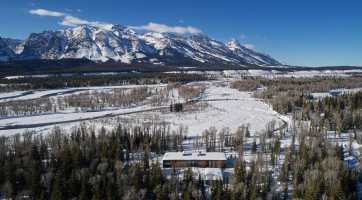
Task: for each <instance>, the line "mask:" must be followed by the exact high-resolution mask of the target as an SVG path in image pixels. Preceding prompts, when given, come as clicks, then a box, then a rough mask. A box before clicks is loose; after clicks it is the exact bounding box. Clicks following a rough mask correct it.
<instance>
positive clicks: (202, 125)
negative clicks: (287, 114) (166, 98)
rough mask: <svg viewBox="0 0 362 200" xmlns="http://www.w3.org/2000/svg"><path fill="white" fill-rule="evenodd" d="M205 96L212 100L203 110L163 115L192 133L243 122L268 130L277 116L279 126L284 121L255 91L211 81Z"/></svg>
mask: <svg viewBox="0 0 362 200" xmlns="http://www.w3.org/2000/svg"><path fill="white" fill-rule="evenodd" d="M202 100H205V101H206V102H207V103H208V106H207V107H206V108H205V110H203V111H201V112H198V111H196V112H186V113H176V114H175V113H167V114H161V115H160V116H159V117H160V118H161V119H163V120H165V121H166V122H169V123H170V124H171V125H172V126H171V127H173V128H174V129H177V127H179V126H181V125H182V126H185V127H188V130H187V134H188V135H189V136H195V135H201V134H202V132H203V131H204V130H205V129H208V128H210V127H215V128H216V129H217V130H221V129H223V128H229V129H230V131H235V130H236V129H237V128H238V127H240V126H241V125H250V130H251V132H257V131H262V130H265V128H266V125H267V124H268V122H270V121H272V120H275V121H276V124H277V126H278V124H279V125H281V124H282V123H283V122H282V120H281V119H280V118H279V116H278V113H276V112H275V111H273V110H272V108H271V107H270V106H268V105H267V104H265V103H264V102H263V101H262V100H260V99H256V98H254V97H252V93H248V92H240V91H238V90H236V89H232V88H229V87H228V86H220V85H218V84H217V83H215V84H210V85H209V86H208V87H207V89H206V91H205V94H204V96H203V97H202Z"/></svg>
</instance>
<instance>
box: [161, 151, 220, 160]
mask: <svg viewBox="0 0 362 200" xmlns="http://www.w3.org/2000/svg"><path fill="white" fill-rule="evenodd" d="M163 160H226V156H225V153H222V152H167V153H165V155H164V156H163Z"/></svg>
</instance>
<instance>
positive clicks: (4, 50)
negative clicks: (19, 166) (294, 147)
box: [0, 38, 15, 61]
mask: <svg viewBox="0 0 362 200" xmlns="http://www.w3.org/2000/svg"><path fill="white" fill-rule="evenodd" d="M14 56H15V53H14V51H13V50H11V48H10V47H9V46H8V44H7V43H6V42H5V41H4V40H3V39H2V38H0V61H8V60H9V59H11V58H13V57H14Z"/></svg>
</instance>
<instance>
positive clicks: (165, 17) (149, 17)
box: [0, 0, 362, 67]
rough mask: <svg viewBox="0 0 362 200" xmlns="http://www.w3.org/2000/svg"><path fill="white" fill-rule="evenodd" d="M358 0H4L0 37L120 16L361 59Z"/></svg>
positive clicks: (273, 49)
mask: <svg viewBox="0 0 362 200" xmlns="http://www.w3.org/2000/svg"><path fill="white" fill-rule="evenodd" d="M361 7H362V2H359V1H354V0H352V1H349V2H348V3H343V2H331V1H325V2H323V1H319V2H315V1H312V0H306V1H303V2H290V1H287V0H281V1H278V2H274V1H273V2H269V1H267V2H262V3H261V2H251V1H229V2H207V3H205V2H193V1H191V0H185V1H182V2H172V3H170V2H168V1H165V0H158V1H152V2H149V1H146V0H140V1H137V2H119V1H115V0H103V1H102V2H101V3H99V2H97V3H89V2H88V1H86V0H79V1H70V0H64V1H62V2H61V3H60V2H42V1H37V0H30V1H29V0H18V1H10V0H5V2H3V3H2V6H1V7H0V23H1V24H2V27H3V28H2V29H0V37H5V38H14V39H22V40H23V39H26V37H27V36H28V35H29V34H30V33H37V32H42V31H45V30H58V29H63V28H65V27H72V26H77V25H80V24H108V23H111V24H120V25H124V26H131V27H132V28H137V29H143V30H149V31H156V32H158V31H159V32H175V33H180V34H187V33H191V34H195V33H201V32H202V33H205V34H207V35H208V36H210V37H211V38H213V39H215V40H218V41H221V42H226V41H228V40H230V39H232V38H236V39H238V40H239V41H240V42H241V44H243V45H245V46H248V47H250V48H254V49H255V50H257V51H259V52H262V53H266V54H268V55H270V56H272V57H273V58H276V59H277V60H279V61H280V62H282V63H284V64H287V65H293V66H311V67H313V66H314V67H316V66H344V65H346V66H362V56H361V55H360V54H361V52H362V38H361V35H362V13H361V12H360V11H359V8H361Z"/></svg>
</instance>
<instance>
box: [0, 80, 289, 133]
mask: <svg viewBox="0 0 362 200" xmlns="http://www.w3.org/2000/svg"><path fill="white" fill-rule="evenodd" d="M193 84H197V85H204V86H205V87H206V90H205V92H204V94H203V95H202V96H201V99H200V100H201V102H202V103H205V104H207V106H206V107H205V108H203V109H201V110H197V111H194V110H191V111H184V112H180V113H170V112H160V111H150V110H149V109H153V108H157V106H152V105H138V106H134V107H130V108H122V109H120V108H114V109H107V110H103V111H98V112H63V113H60V112H58V113H53V114H45V115H35V116H26V117H16V118H7V119H1V120H0V127H4V126H9V125H10V126H14V125H29V127H32V126H33V125H34V126H36V125H37V124H46V123H58V122H62V121H63V122H64V121H73V120H84V119H90V118H103V117H104V118H106V119H109V120H112V119H114V123H113V125H114V126H116V125H117V123H116V122H115V121H116V118H117V121H118V120H119V118H118V117H110V115H122V114H125V113H130V112H135V111H136V112H138V111H146V112H142V113H135V114H127V115H122V116H121V117H120V118H122V119H126V120H128V121H133V123H144V122H146V121H147V119H149V118H152V119H157V120H158V121H160V122H162V121H164V122H166V123H168V124H169V125H170V127H171V129H172V130H177V129H178V128H179V127H180V126H183V127H187V134H188V135H190V136H194V135H201V134H202V132H203V131H204V130H205V129H208V128H210V127H215V128H216V129H217V130H221V129H223V128H229V130H230V131H235V130H236V129H237V128H238V127H240V126H241V125H249V127H250V130H251V132H252V133H255V132H258V131H262V130H264V129H265V128H266V126H267V124H268V123H269V122H270V121H272V120H275V122H276V127H278V126H281V125H282V123H283V120H282V117H283V116H280V115H279V114H278V113H276V112H275V111H273V110H272V109H271V107H270V106H268V105H267V104H265V103H264V102H263V101H262V100H260V99H256V98H254V97H252V93H248V92H240V91H238V90H235V89H232V88H230V87H229V83H228V82H220V81H215V82H199V83H193ZM164 86H165V85H161V84H160V85H152V87H159V88H161V87H164ZM132 87H140V86H134V85H128V86H115V87H91V88H89V87H88V88H70V89H63V90H47V91H36V92H34V93H33V94H29V95H25V96H22V97H16V98H13V99H11V100H29V99H35V98H41V97H44V96H46V95H58V96H59V95H64V92H69V91H75V92H79V91H78V90H80V89H82V90H104V91H106V90H108V89H110V88H132ZM4 95H5V94H4ZM173 98H174V99H177V98H180V97H178V95H177V94H175V97H173ZM166 107H167V106H166ZM122 119H121V120H122ZM85 121H86V122H88V123H89V124H92V125H96V126H104V124H102V123H101V122H99V120H85ZM118 122H119V121H118ZM80 123H81V122H69V123H61V125H59V124H57V126H60V127H61V128H64V129H70V128H71V127H73V126H75V125H77V124H78V125H79V124H80ZM54 126H56V125H44V126H41V127H34V128H27V129H25V128H19V129H11V130H0V134H2V135H12V134H16V133H23V132H24V131H26V130H36V131H37V132H39V133H47V132H49V131H50V130H51V129H52V128H53V127H54ZM108 126H109V124H108Z"/></svg>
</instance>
